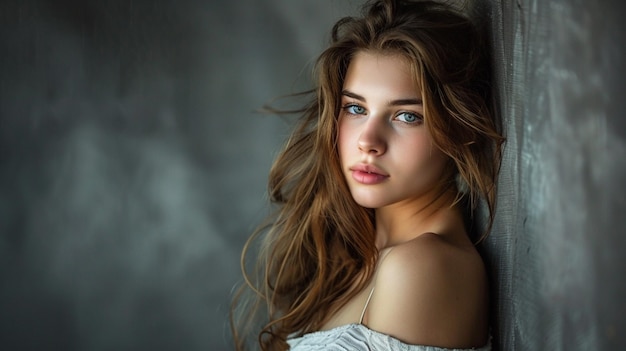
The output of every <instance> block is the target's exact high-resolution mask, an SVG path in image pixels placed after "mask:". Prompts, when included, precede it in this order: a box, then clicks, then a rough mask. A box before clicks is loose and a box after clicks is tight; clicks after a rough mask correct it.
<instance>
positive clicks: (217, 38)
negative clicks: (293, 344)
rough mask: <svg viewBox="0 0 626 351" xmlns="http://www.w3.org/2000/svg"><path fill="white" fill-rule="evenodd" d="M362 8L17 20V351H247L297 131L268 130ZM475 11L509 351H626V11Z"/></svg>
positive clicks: (499, 336) (6, 333)
mask: <svg viewBox="0 0 626 351" xmlns="http://www.w3.org/2000/svg"><path fill="white" fill-rule="evenodd" d="M360 3H361V1H347V0H345V1H341V0H326V1H319V0H306V1H305V0H301V1H297V2H296V1H289V0H264V1H253V0H240V1H233V2H227V1H198V0H184V1H174V0H164V1H121V0H112V1H95V0H94V1H92V0H85V1H75V0H55V1H44V0H20V1H18V0H9V1H3V2H2V3H0V349H3V350H44V349H45V350H81V351H84V350H87V351H89V350H111V349H117V350H229V349H231V348H232V343H231V341H230V336H229V331H228V327H227V315H228V308H229V300H230V296H231V290H232V288H233V286H234V285H235V284H236V283H237V282H239V281H240V279H241V277H240V273H239V253H240V250H241V247H242V245H243V241H244V240H245V238H246V237H247V236H248V235H249V234H250V232H251V231H252V230H253V228H254V226H255V225H256V224H258V223H259V221H260V220H261V219H262V218H263V216H264V215H265V214H267V208H266V206H265V204H266V195H265V183H266V177H267V172H268V170H269V166H270V163H271V160H272V158H273V156H274V155H275V154H276V152H277V150H278V148H279V147H280V145H281V142H282V141H283V140H284V139H285V137H286V136H287V134H288V131H289V126H290V123H289V121H286V120H283V119H281V118H278V117H272V116H264V115H261V114H259V113H256V112H255V109H257V108H258V107H260V106H261V105H262V104H263V103H265V102H267V101H269V100H271V99H272V98H274V97H276V96H279V95H282V94H288V93H292V92H297V91H300V90H302V89H306V88H307V87H309V86H310V85H309V80H308V79H309V73H310V68H311V63H312V61H313V60H314V59H315V57H316V56H317V54H318V53H319V52H320V50H321V49H322V47H323V46H324V44H325V43H326V41H327V39H328V31H329V29H330V26H331V25H332V23H334V21H335V20H336V19H338V18H339V17H341V16H343V15H345V14H349V13H353V12H354V9H356V8H357V7H358V5H359V4H360ZM472 5H473V8H474V10H475V11H474V14H475V15H476V16H477V17H478V18H480V19H481V21H483V22H484V23H486V24H487V27H488V28H491V30H490V33H491V39H492V52H493V57H494V69H495V72H496V89H497V92H498V96H499V100H498V101H499V108H500V114H501V116H502V119H503V129H504V131H505V133H506V136H507V138H508V141H507V144H506V149H505V159H504V164H503V165H502V176H501V179H500V196H499V204H498V214H497V222H496V226H495V228H494V231H493V233H492V235H491V237H490V238H489V240H488V241H487V242H486V243H485V245H484V246H483V247H482V251H483V252H484V255H485V258H486V261H487V263H488V266H489V271H490V273H491V279H492V287H493V291H492V295H493V296H492V300H493V331H492V333H493V336H494V340H493V342H494V346H495V347H496V349H499V350H595V349H623V348H625V347H626V343H624V341H623V340H622V339H621V338H620V336H621V335H623V333H624V332H625V330H624V325H625V324H626V323H625V322H626V320H625V318H624V316H625V315H626V304H625V302H624V299H623V298H622V297H623V296H624V295H625V293H626V283H624V282H623V281H622V280H621V277H623V276H624V275H625V274H624V273H626V272H625V271H626V262H625V261H624V258H622V257H621V256H620V254H621V252H623V251H624V249H625V248H626V245H625V241H626V239H624V235H623V232H624V229H623V228H622V225H623V224H624V221H623V220H621V218H622V217H621V212H623V211H624V210H626V203H625V202H626V200H625V196H626V194H625V193H624V191H625V190H626V189H624V185H623V183H624V180H626V162H625V161H624V160H626V128H625V127H626V121H625V119H624V116H623V114H624V113H623V111H625V110H626V103H625V102H624V101H626V99H624V98H623V97H622V96H621V95H622V94H623V91H624V90H626V89H625V88H626V86H625V83H624V78H625V77H624V73H625V72H626V69H625V68H626V67H624V66H625V64H624V62H626V57H625V56H626V55H625V52H626V49H625V48H624V45H623V43H624V42H626V41H625V39H626V38H625V36H626V35H625V34H624V33H626V28H625V25H624V21H623V20H622V17H623V15H624V14H625V13H624V10H623V9H624V6H623V5H622V4H621V3H620V2H619V1H617V0H615V1H601V2H585V1H576V0H569V1H567V0H555V1H550V2H548V1H540V0H534V1H531V0H518V1H514V2H505V1H501V2H497V1H487V0H478V1H476V2H473V3H472Z"/></svg>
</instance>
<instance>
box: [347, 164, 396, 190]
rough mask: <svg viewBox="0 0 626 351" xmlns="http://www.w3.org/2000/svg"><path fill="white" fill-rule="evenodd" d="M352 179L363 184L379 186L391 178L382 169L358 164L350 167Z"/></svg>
mask: <svg viewBox="0 0 626 351" xmlns="http://www.w3.org/2000/svg"><path fill="white" fill-rule="evenodd" d="M350 171H351V172H352V178H353V179H354V180H355V181H357V182H358V183H361V184H366V185H374V184H379V183H382V182H384V181H385V180H387V178H389V174H387V173H386V172H385V171H383V170H381V169H380V168H378V167H376V166H373V165H369V164H358V165H355V166H353V167H350Z"/></svg>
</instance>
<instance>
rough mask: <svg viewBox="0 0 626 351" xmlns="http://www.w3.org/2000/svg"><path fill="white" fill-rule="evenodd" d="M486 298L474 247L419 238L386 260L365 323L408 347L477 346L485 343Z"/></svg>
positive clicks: (397, 248)
mask: <svg viewBox="0 0 626 351" xmlns="http://www.w3.org/2000/svg"><path fill="white" fill-rule="evenodd" d="M487 294H488V293H487V278H486V273H485V268H484V264H483V262H482V259H481V257H480V255H479V254H478V252H477V251H476V250H475V249H474V248H473V247H472V246H470V245H463V246H459V245H456V244H453V243H450V242H448V241H446V239H444V238H442V237H440V236H439V235H436V234H423V235H420V236H419V237H417V238H415V239H413V240H411V241H409V242H407V243H403V244H401V245H397V246H395V247H393V249H392V250H390V251H389V253H388V254H387V255H386V256H384V258H383V260H382V261H381V263H380V266H379V267H378V272H377V275H376V281H375V292H374V295H373V296H372V300H371V302H370V305H369V306H368V309H367V318H366V324H367V325H368V327H370V328H371V329H374V330H376V331H379V332H382V333H385V334H389V335H391V336H393V337H395V338H398V339H400V340H402V341H404V342H406V343H409V344H421V345H433V346H439V347H448V348H468V347H479V346H483V345H484V343H485V342H486V340H487V329H488V302H487V299H488V297H487Z"/></svg>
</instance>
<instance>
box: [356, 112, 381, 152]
mask: <svg viewBox="0 0 626 351" xmlns="http://www.w3.org/2000/svg"><path fill="white" fill-rule="evenodd" d="M382 124H383V123H382V122H381V121H379V120H378V119H377V118H374V117H373V116H372V117H370V118H369V119H368V120H367V122H365V123H364V124H363V125H362V129H361V134H360V135H359V140H358V145H359V150H361V152H363V153H367V154H371V155H376V156H379V155H382V154H384V153H385V151H386V150H387V143H386V140H385V136H384V126H383V125H382Z"/></svg>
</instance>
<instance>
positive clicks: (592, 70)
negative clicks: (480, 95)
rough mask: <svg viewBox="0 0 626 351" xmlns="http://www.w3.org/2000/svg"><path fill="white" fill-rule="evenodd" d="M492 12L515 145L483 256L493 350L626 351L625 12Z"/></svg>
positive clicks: (564, 4) (521, 0)
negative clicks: (490, 292) (490, 294)
mask: <svg viewBox="0 0 626 351" xmlns="http://www.w3.org/2000/svg"><path fill="white" fill-rule="evenodd" d="M491 5H492V6H490V7H491V9H490V10H489V11H488V12H489V13H490V14H491V16H490V18H491V22H492V27H493V29H494V30H493V39H494V48H495V50H494V56H495V60H496V62H498V64H497V66H496V69H497V72H498V78H499V79H498V82H499V84H500V89H499V91H500V96H501V101H500V108H501V111H502V116H503V119H504V125H505V130H506V133H507V137H508V143H507V146H506V152H505V160H504V164H503V166H502V175H501V179H500V185H501V187H500V197H499V201H500V203H499V206H498V211H499V212H498V220H497V224H496V227H495V230H494V233H493V235H492V237H491V238H490V240H489V241H488V243H487V245H486V248H485V251H486V253H487V256H488V257H489V263H490V270H491V272H492V278H493V279H494V284H493V286H494V290H495V291H494V294H495V311H494V314H495V316H496V319H497V323H496V324H495V334H496V335H495V336H496V339H497V340H496V341H497V344H498V345H503V347H502V348H501V349H506V350H618V349H619V350H623V349H626V340H624V335H625V332H626V300H625V299H624V296H626V281H624V279H623V277H625V276H626V257H624V256H623V253H624V252H626V237H625V236H624V234H625V232H626V231H625V230H624V225H625V224H626V221H624V215H623V213H624V211H625V210H626V192H625V191H626V186H625V185H626V112H625V111H626V99H625V98H624V91H626V83H625V80H624V79H625V78H626V47H625V45H624V44H625V43H626V24H625V22H624V15H626V11H624V9H625V8H626V6H625V5H624V4H623V2H620V1H582V0H551V1H545V0H518V1H500V2H499V3H497V2H492V3H491ZM488 7H489V6H488Z"/></svg>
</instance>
